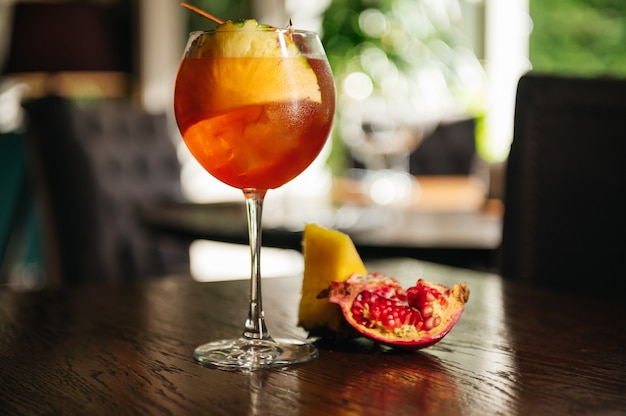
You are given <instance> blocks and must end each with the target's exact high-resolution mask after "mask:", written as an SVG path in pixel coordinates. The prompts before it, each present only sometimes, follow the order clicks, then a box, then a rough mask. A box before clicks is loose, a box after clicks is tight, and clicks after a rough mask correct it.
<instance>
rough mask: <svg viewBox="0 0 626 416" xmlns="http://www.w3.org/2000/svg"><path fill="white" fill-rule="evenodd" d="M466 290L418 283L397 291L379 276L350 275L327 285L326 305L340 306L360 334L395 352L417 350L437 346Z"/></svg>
mask: <svg viewBox="0 0 626 416" xmlns="http://www.w3.org/2000/svg"><path fill="white" fill-rule="evenodd" d="M468 298H469V288H468V287H467V285H466V284H465V283H459V284H456V285H454V286H452V287H451V288H448V287H446V286H444V285H441V284H437V283H431V282H427V281H425V280H423V279H419V280H418V281H417V283H416V285H415V286H413V287H410V288H408V289H406V290H405V289H403V288H402V286H401V285H400V283H399V282H398V281H397V280H396V279H394V278H392V277H388V276H385V275H383V274H381V273H372V274H366V275H363V274H353V275H351V276H350V277H349V278H348V279H347V280H345V281H342V282H337V281H333V282H331V287H330V290H329V292H328V300H329V301H330V302H332V303H336V304H338V305H339V306H341V310H342V312H343V316H344V317H345V319H346V321H347V322H348V323H349V324H350V325H351V326H352V327H354V328H355V329H356V330H357V331H358V332H359V333H361V334H362V335H364V336H366V337H368V338H371V339H373V340H375V341H378V342H381V343H383V344H386V345H390V346H393V347H397V348H404V349H420V348H425V347H428V346H430V345H433V344H435V343H436V342H438V341H440V340H441V339H442V338H443V337H444V336H445V335H446V334H447V333H448V332H450V330H451V329H452V327H453V326H454V324H456V322H457V321H458V320H459V318H460V316H461V314H462V313H463V309H464V307H465V303H466V302H467V300H468Z"/></svg>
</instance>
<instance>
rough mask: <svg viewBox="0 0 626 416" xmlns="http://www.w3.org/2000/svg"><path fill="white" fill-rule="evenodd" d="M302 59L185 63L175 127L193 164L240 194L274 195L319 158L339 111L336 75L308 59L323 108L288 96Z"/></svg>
mask: <svg viewBox="0 0 626 416" xmlns="http://www.w3.org/2000/svg"><path fill="white" fill-rule="evenodd" d="M297 59H298V58H292V57H285V58H280V57H268V58H266V57H250V58H225V57H198V58H190V59H186V60H184V61H183V62H182V63H181V66H180V69H179V73H178V81H177V85H176V89H175V101H174V110H175V113H176V118H177V120H178V125H179V128H180V131H181V132H182V136H183V139H184V141H185V143H186V144H187V146H188V147H189V150H190V151H191V153H192V154H193V156H194V157H195V158H196V159H197V160H198V162H200V164H201V165H202V166H203V167H204V168H205V169H206V170H207V171H208V172H209V173H211V174H212V175H213V176H215V177H216V178H217V179H219V180H221V181H222V182H224V183H226V184H228V185H231V186H234V187H236V188H239V189H248V188H254V189H272V188H276V187H279V186H281V185H283V184H285V183H286V182H288V181H290V180H291V179H293V178H294V177H295V176H297V175H298V174H300V173H301V172H302V171H303V170H304V169H305V168H306V167H307V166H308V165H309V164H310V163H311V162H312V161H313V160H314V159H315V157H316V156H317V155H318V154H319V153H320V151H321V149H322V147H323V146H324V143H325V142H326V139H327V137H328V134H329V132H330V128H331V124H332V120H333V114H334V111H335V90H334V84H333V79H332V74H331V71H330V67H329V65H328V62H327V61H326V60H324V59H316V58H307V62H308V65H310V68H312V70H313V72H314V74H315V76H316V78H317V83H318V84H319V91H320V95H321V102H316V101H314V100H310V99H307V98H308V97H299V96H298V94H284V93H282V92H281V91H290V88H291V85H290V84H292V83H298V82H299V79H298V76H297V74H296V73H293V72H294V71H297V70H298V67H299V66H298V65H297V63H296V62H292V61H295V60H297ZM262 71H267V72H266V73H263V72H262ZM207 74H212V76H207ZM268 76H271V77H272V80H271V81H269V80H268V79H267V77H268ZM268 82H271V84H272V85H268ZM268 88H271V89H272V91H268ZM278 90H280V91H278ZM241 91H244V93H241Z"/></svg>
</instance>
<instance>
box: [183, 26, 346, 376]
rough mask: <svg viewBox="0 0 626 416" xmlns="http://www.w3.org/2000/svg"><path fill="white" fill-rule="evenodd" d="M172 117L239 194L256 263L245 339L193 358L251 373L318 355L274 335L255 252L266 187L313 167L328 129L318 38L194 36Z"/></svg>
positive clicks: (327, 89) (329, 102)
mask: <svg viewBox="0 0 626 416" xmlns="http://www.w3.org/2000/svg"><path fill="white" fill-rule="evenodd" d="M246 22H248V21H246ZM246 24H247V23H246ZM174 113H175V116H176V121H177V124H178V127H179V130H180V132H181V134H182V137H183V140H184V141H185V143H186V145H187V147H188V148H189V150H190V151H191V153H192V154H193V156H194V157H195V158H196V159H197V160H198V162H199V163H200V164H201V165H202V166H203V167H204V168H205V169H206V170H207V171H208V172H209V173H210V174H212V175H213V176H214V177H216V178H217V179H219V180H220V181H222V182H224V183H226V184H228V185H231V186H233V187H235V188H238V189H241V190H242V191H243V195H244V198H245V203H246V209H247V216H248V233H249V240H250V252H251V260H252V261H251V265H252V266H251V276H250V279H251V284H250V302H249V310H248V317H247V319H246V320H245V324H244V328H243V332H242V334H241V336H239V337H237V338H234V339H226V340H218V341H213V342H209V343H207V344H204V345H201V346H199V347H197V348H196V349H195V351H194V354H193V356H194V358H195V360H196V361H198V362H200V363H201V364H204V365H208V366H215V367H218V368H222V369H234V370H237V369H240V370H257V369H261V368H267V367H282V366H286V365H289V364H293V363H301V362H306V361H308V360H311V359H313V358H315V357H317V349H316V348H315V346H314V345H312V344H310V343H307V342H304V341H300V340H294V339H279V338H274V337H272V336H271V335H270V332H269V331H268V329H267V326H266V323H265V318H264V312H263V303H262V295H261V273H260V272H261V260H260V250H261V218H262V211H263V201H264V198H265V195H266V192H267V191H268V190H269V189H273V188H277V187H280V186H281V185H283V184H285V183H287V182H289V181H290V180H292V179H293V178H294V177H296V176H298V175H299V174H300V173H301V172H302V171H303V170H304V169H305V168H306V167H307V166H309V165H310V164H311V163H312V162H313V160H314V159H315V158H316V157H317V155H318V154H319V153H320V151H321V150H322V148H323V146H324V144H325V142H326V140H327V138H328V135H329V133H330V129H331V126H332V122H333V117H334V113H335V85H334V81H333V76H332V73H331V69H330V66H329V64H328V60H327V58H326V54H325V51H324V48H323V46H322V43H321V41H320V39H319V37H318V35H317V34H316V33H315V32H311V31H303V30H294V29H293V28H286V29H280V28H273V27H269V26H258V27H257V26H256V22H255V27H254V28H253V29H252V30H245V28H235V27H234V26H233V25H231V26H230V28H223V27H222V28H220V27H218V29H216V30H212V31H200V32H192V33H191V34H190V35H189V41H188V43H187V47H186V48H185V53H184V56H183V59H182V60H181V63H180V67H179V70H178V74H177V77H176V85H175V91H174Z"/></svg>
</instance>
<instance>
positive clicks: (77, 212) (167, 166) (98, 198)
mask: <svg viewBox="0 0 626 416" xmlns="http://www.w3.org/2000/svg"><path fill="white" fill-rule="evenodd" d="M24 107H25V109H26V111H27V116H28V119H27V120H28V121H27V129H28V130H27V137H28V141H29V146H28V148H29V153H30V156H31V161H32V175H33V178H34V179H35V189H37V198H38V201H39V203H40V207H42V210H41V212H42V223H43V226H42V232H43V241H44V250H45V254H44V255H45V259H46V262H45V266H46V272H47V280H48V283H49V284H55V283H60V284H63V285H83V284H98V283H105V282H122V281H132V280H138V279H148V278H152V277H156V276H162V275H165V274H170V273H186V272H188V270H189V242H188V241H181V240H178V239H174V238H173V237H172V238H171V237H169V236H165V235H162V234H155V233H152V232H151V231H150V230H148V229H146V228H145V227H143V226H142V225H141V221H139V219H138V217H137V209H138V206H139V204H142V203H152V202H158V201H160V200H170V199H177V198H180V181H179V172H180V166H179V164H178V160H177V156H176V149H175V146H174V143H173V141H172V140H171V137H170V135H169V130H168V126H167V123H166V117H165V115H163V114H161V115H152V114H148V113H147V112H144V111H142V110H140V109H138V108H136V107H134V106H132V105H131V104H130V103H129V102H127V101H124V100H118V99H108V100H103V101H100V102H98V103H96V104H94V105H92V106H86V107H80V106H78V105H76V103H75V102H74V101H71V100H68V99H65V98H61V97H56V96H49V97H45V98H41V99H38V100H35V101H31V102H28V103H26V104H25V106H24Z"/></svg>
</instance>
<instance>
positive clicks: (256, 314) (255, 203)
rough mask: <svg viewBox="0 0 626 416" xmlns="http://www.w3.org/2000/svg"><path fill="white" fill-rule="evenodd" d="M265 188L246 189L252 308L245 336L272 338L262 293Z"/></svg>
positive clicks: (246, 324) (262, 338) (261, 338)
mask: <svg viewBox="0 0 626 416" xmlns="http://www.w3.org/2000/svg"><path fill="white" fill-rule="evenodd" d="M266 192H267V191H265V190H256V189H244V191H243V194H244V196H245V199H246V213H247V216H248V237H249V239H250V256H251V270H250V310H249V312H248V319H246V323H245V328H244V332H243V337H244V338H247V339H260V340H271V339H272V337H271V335H270V333H269V331H268V330H267V327H266V326H265V316H264V313H263V297H262V295H261V234H262V233H261V219H262V216H263V200H264V199H265V193H266Z"/></svg>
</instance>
